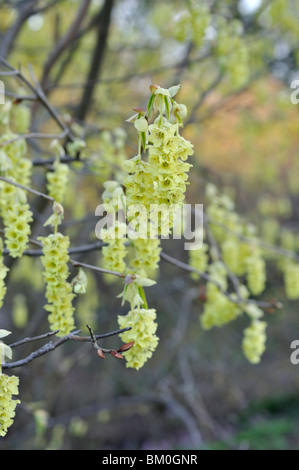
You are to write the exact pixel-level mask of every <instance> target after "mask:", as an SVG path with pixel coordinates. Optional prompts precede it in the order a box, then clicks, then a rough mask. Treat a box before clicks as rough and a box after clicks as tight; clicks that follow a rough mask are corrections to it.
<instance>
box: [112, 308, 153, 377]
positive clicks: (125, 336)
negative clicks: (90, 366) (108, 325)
mask: <svg viewBox="0 0 299 470" xmlns="http://www.w3.org/2000/svg"><path fill="white" fill-rule="evenodd" d="M155 319H156V310H155V309H145V308H138V307H136V308H134V309H132V310H130V311H129V312H128V313H127V315H125V316H119V317H118V324H119V327H120V328H126V327H131V328H132V329H131V330H130V331H126V332H124V333H122V334H121V335H120V337H121V340H122V341H123V342H125V343H129V342H131V341H134V346H133V347H132V348H131V349H129V350H128V351H126V352H125V353H124V355H125V358H126V361H127V362H126V365H127V367H132V368H134V369H137V370H139V369H140V368H141V367H142V366H143V365H144V364H145V362H146V361H147V360H148V359H150V358H151V357H152V355H153V352H154V351H155V349H156V347H157V345H158V341H159V339H158V337H157V336H156V334H155V333H156V330H157V323H156V322H155Z"/></svg>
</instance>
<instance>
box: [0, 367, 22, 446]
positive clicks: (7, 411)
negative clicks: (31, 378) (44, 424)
mask: <svg viewBox="0 0 299 470" xmlns="http://www.w3.org/2000/svg"><path fill="white" fill-rule="evenodd" d="M18 386H19V378H18V377H16V376H15V375H12V376H8V375H6V374H0V436H1V437H4V436H5V435H6V434H7V430H8V428H9V427H10V426H11V425H12V424H13V418H14V417H15V409H16V406H17V404H18V403H20V400H14V399H13V398H12V397H13V395H18V394H19V389H18Z"/></svg>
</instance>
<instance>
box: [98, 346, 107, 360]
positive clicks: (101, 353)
mask: <svg viewBox="0 0 299 470" xmlns="http://www.w3.org/2000/svg"><path fill="white" fill-rule="evenodd" d="M97 355H98V356H99V357H100V358H101V359H105V357H106V356H105V354H104V353H103V351H102V350H101V348H99V349H98V350H97Z"/></svg>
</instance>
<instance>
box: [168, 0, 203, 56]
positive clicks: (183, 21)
mask: <svg viewBox="0 0 299 470" xmlns="http://www.w3.org/2000/svg"><path fill="white" fill-rule="evenodd" d="M187 5H188V7H189V8H188V10H185V11H183V12H182V13H181V14H180V16H179V17H178V19H177V21H176V23H175V30H174V34H175V38H176V39H177V40H178V41H182V42H183V41H185V40H186V39H189V40H191V41H192V42H193V43H194V45H195V46H196V47H200V46H201V45H202V43H203V39H204V36H205V32H206V29H207V27H208V26H209V24H210V22H211V14H210V12H209V8H208V6H207V5H206V4H204V3H202V2H201V3H199V2H195V1H191V2H188V4H187Z"/></svg>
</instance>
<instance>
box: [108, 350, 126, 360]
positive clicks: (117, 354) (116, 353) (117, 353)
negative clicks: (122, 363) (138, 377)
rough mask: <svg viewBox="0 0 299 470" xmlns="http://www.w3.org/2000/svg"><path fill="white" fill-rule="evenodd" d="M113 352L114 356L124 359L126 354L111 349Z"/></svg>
mask: <svg viewBox="0 0 299 470" xmlns="http://www.w3.org/2000/svg"><path fill="white" fill-rule="evenodd" d="M111 354H112V356H114V357H116V358H117V359H123V358H124V356H122V355H121V354H120V353H119V352H117V351H116V349H114V350H113V351H111Z"/></svg>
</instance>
